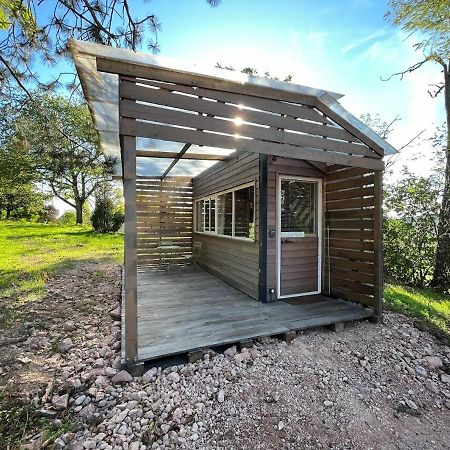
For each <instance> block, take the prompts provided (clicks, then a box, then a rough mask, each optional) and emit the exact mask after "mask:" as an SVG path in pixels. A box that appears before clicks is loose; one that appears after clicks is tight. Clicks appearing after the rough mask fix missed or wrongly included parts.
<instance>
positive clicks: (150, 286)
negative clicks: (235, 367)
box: [122, 269, 373, 361]
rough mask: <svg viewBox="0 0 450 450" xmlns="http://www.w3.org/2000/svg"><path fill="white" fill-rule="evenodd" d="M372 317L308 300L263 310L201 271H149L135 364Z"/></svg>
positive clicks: (141, 281)
mask: <svg viewBox="0 0 450 450" xmlns="http://www.w3.org/2000/svg"><path fill="white" fill-rule="evenodd" d="M311 300H312V301H311ZM371 315H373V312H372V310H370V309H364V308H362V307H360V306H358V305H356V304H353V303H349V302H346V301H343V300H339V299H333V298H330V297H325V296H321V295H318V296H315V298H314V299H311V298H310V297H309V298H308V301H307V302H306V303H304V304H301V303H299V304H292V303H287V302H285V301H278V302H273V303H266V304H263V303H259V302H257V301H255V300H254V299H252V298H250V297H248V296H247V295H246V294H244V293H242V292H240V291H238V290H237V289H235V288H233V287H232V286H230V285H228V284H226V283H225V282H223V281H222V280H219V279H218V278H216V277H215V276H213V275H211V274H209V273H208V272H206V271H204V270H201V269H195V270H180V271H179V272H170V271H169V272H164V271H155V270H152V269H148V270H145V271H140V272H139V273H138V359H139V360H140V361H146V360H152V359H157V358H161V357H164V356H170V355H176V354H180V353H185V352H189V351H193V350H198V349H201V348H207V347H214V346H218V345H225V344H230V343H234V342H238V341H241V340H245V339H251V338H257V337H261V336H271V335H276V334H281V333H286V332H288V331H292V330H301V329H306V328H311V327H317V326H322V325H328V324H332V323H336V322H342V321H350V320H358V319H363V318H367V317H370V316H371ZM124 344H125V342H124V341H123V342H122V350H123V349H124ZM123 356H124V352H123V351H122V357H123Z"/></svg>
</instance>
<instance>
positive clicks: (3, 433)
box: [0, 395, 73, 450]
mask: <svg viewBox="0 0 450 450" xmlns="http://www.w3.org/2000/svg"><path fill="white" fill-rule="evenodd" d="M72 428H73V424H72V422H71V421H70V420H69V418H67V417H65V418H63V420H61V421H60V422H52V421H51V420H49V419H45V418H43V417H40V416H39V414H38V412H37V411H36V409H35V408H34V406H33V405H31V404H24V403H21V402H20V401H19V400H17V399H15V398H5V397H3V396H1V395H0V448H1V449H6V450H8V449H16V448H22V447H21V446H20V444H21V442H23V440H24V438H25V436H27V434H29V432H30V430H34V431H38V430H39V431H40V432H41V433H42V442H45V441H47V442H53V441H54V440H55V439H57V438H58V437H59V436H61V435H63V434H64V433H67V432H68V431H71V430H72Z"/></svg>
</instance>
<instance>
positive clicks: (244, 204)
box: [234, 186, 255, 239]
mask: <svg viewBox="0 0 450 450" xmlns="http://www.w3.org/2000/svg"><path fill="white" fill-rule="evenodd" d="M254 202H255V186H248V187H246V188H243V189H239V190H237V191H234V210H235V213H234V235H235V236H237V237H246V238H249V239H255V221H254V211H255V205H254Z"/></svg>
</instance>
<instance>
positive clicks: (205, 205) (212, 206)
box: [195, 199, 216, 233]
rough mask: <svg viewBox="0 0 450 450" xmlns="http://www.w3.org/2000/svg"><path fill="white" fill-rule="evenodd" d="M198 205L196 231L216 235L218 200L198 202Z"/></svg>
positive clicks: (196, 203)
mask: <svg viewBox="0 0 450 450" xmlns="http://www.w3.org/2000/svg"><path fill="white" fill-rule="evenodd" d="M195 205H196V221H195V223H196V227H195V231H198V232H200V233H214V231H215V228H216V200H215V199H205V200H197V201H196V202H195Z"/></svg>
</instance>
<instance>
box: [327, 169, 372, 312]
mask: <svg viewBox="0 0 450 450" xmlns="http://www.w3.org/2000/svg"><path fill="white" fill-rule="evenodd" d="M377 179H378V178H377V176H376V174H375V173H374V172H368V171H367V170H364V169H360V168H344V169H338V170H334V171H332V172H330V173H329V174H328V175H327V177H326V183H325V185H326V193H325V198H326V217H325V240H324V242H325V246H324V261H325V265H324V286H323V290H324V292H328V288H329V287H330V288H331V293H332V294H334V295H337V296H339V297H342V298H344V299H347V300H351V301H354V302H357V303H361V304H363V305H367V306H374V305H375V304H376V300H377V299H376V295H377V276H376V275H377V270H379V267H378V266H377V264H376V261H377V245H378V242H377V239H378V238H375V228H376V214H377V208H379V205H377V202H378V200H377V199H376V195H375V194H376V185H375V183H376V180H377ZM328 227H329V237H330V239H329V241H328V231H327V230H328ZM329 273H330V275H331V276H330V277H328V275H329Z"/></svg>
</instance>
